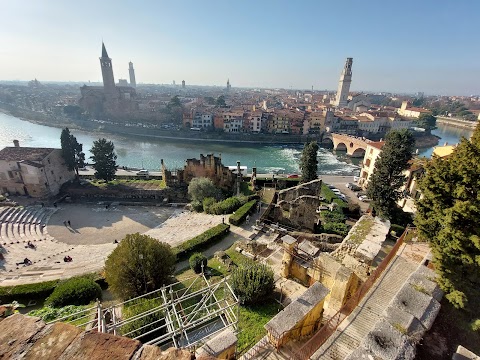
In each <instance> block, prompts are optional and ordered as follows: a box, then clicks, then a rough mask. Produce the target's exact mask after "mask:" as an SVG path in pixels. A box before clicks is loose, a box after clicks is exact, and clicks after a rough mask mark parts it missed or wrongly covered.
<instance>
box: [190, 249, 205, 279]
mask: <svg viewBox="0 0 480 360" xmlns="http://www.w3.org/2000/svg"><path fill="white" fill-rule="evenodd" d="M188 263H189V264H190V268H191V269H192V270H193V271H195V274H200V273H201V272H202V264H203V268H204V269H206V267H207V258H206V257H205V256H204V255H203V254H202V253H195V254H193V255H192V256H190V259H188Z"/></svg>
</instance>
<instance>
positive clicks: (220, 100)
mask: <svg viewBox="0 0 480 360" xmlns="http://www.w3.org/2000/svg"><path fill="white" fill-rule="evenodd" d="M216 103H217V106H218V107H226V106H227V104H226V103H225V96H223V95H220V96H219V97H218V98H217V102H216Z"/></svg>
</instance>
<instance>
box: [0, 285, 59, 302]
mask: <svg viewBox="0 0 480 360" xmlns="http://www.w3.org/2000/svg"><path fill="white" fill-rule="evenodd" d="M57 284H58V280H52V281H45V282H41V283H35V284H25V285H17V286H2V287H0V303H8V302H11V301H13V300H19V301H21V300H32V299H42V298H45V297H47V296H48V295H50V294H51V293H52V292H53V290H54V289H55V286H57Z"/></svg>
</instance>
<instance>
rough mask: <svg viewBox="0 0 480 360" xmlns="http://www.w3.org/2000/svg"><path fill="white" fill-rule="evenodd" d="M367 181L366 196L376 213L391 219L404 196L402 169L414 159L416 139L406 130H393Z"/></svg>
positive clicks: (388, 135) (387, 137)
mask: <svg viewBox="0 0 480 360" xmlns="http://www.w3.org/2000/svg"><path fill="white" fill-rule="evenodd" d="M385 140H386V141H385V145H384V146H383V148H382V152H381V153H380V155H379V156H378V158H377V160H376V161H375V168H374V170H373V174H372V176H371V179H370V181H369V183H368V187H367V196H368V197H369V198H370V199H372V200H373V206H374V208H375V210H376V211H377V213H378V214H379V215H380V216H382V217H384V218H387V219H392V218H393V217H394V216H395V214H396V212H397V211H398V206H397V202H398V200H400V199H402V198H403V197H404V195H403V192H402V191H401V187H402V185H403V184H404V182H405V176H404V175H403V171H404V170H406V169H407V168H408V162H409V161H410V160H411V159H412V154H413V149H414V145H415V139H414V137H413V135H412V133H411V132H410V131H408V130H407V129H403V130H394V131H390V132H389V133H388V134H387V136H386V139H385Z"/></svg>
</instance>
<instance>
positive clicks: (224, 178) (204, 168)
mask: <svg viewBox="0 0 480 360" xmlns="http://www.w3.org/2000/svg"><path fill="white" fill-rule="evenodd" d="M196 177H206V178H209V179H210V180H212V181H213V183H214V184H215V185H217V186H219V187H221V188H224V189H233V185H234V184H235V175H234V173H233V172H232V171H230V169H228V167H226V166H223V164H222V159H221V158H219V157H216V156H214V155H213V154H208V155H207V156H203V154H200V160H198V159H188V160H187V163H186V164H185V168H184V173H183V181H184V182H185V183H187V184H188V183H190V181H191V180H192V179H193V178H196Z"/></svg>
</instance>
